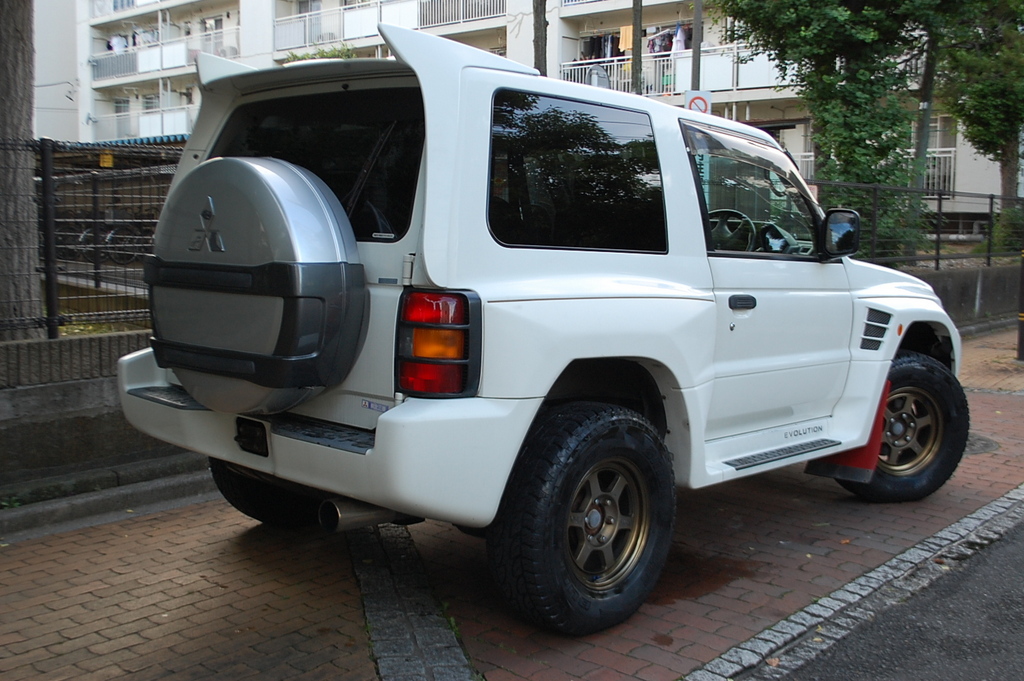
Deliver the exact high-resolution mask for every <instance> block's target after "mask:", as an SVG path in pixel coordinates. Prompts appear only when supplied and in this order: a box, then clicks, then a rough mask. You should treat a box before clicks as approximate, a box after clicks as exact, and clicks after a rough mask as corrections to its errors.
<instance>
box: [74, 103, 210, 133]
mask: <svg viewBox="0 0 1024 681" xmlns="http://www.w3.org/2000/svg"><path fill="white" fill-rule="evenodd" d="M198 113H199V107H198V106H178V107H169V108H164V109H153V110H150V111H132V112H130V113H123V114H112V115H109V116H100V117H99V119H97V120H96V121H95V123H93V125H95V126H96V132H95V136H96V141H97V142H107V141H110V140H123V139H135V138H140V137H161V136H164V135H189V134H191V133H192V126H193V125H194V124H195V121H196V114H198Z"/></svg>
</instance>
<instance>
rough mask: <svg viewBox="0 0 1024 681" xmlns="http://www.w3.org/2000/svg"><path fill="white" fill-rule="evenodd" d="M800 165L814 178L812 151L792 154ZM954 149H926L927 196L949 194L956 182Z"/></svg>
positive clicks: (801, 170) (806, 173)
mask: <svg viewBox="0 0 1024 681" xmlns="http://www.w3.org/2000/svg"><path fill="white" fill-rule="evenodd" d="M793 159H794V160H796V162H797V165H798V166H799V167H800V174H801V175H803V176H804V178H806V179H808V180H813V179H814V152H803V153H799V154H793ZM955 169H956V149H955V148H939V147H934V148H931V149H929V150H928V161H927V164H926V165H925V174H924V189H925V190H927V196H938V195H939V194H950V193H952V192H953V185H954V183H955V182H956V173H955Z"/></svg>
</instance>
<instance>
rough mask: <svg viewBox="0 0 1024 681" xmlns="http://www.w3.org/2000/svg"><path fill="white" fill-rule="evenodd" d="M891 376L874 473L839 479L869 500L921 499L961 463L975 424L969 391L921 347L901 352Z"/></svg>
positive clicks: (890, 371) (937, 486) (845, 485)
mask: <svg viewBox="0 0 1024 681" xmlns="http://www.w3.org/2000/svg"><path fill="white" fill-rule="evenodd" d="M889 380H890V381H892V387H891V388H890V391H889V397H888V398H887V399H886V404H885V429H884V431H883V433H882V449H881V451H880V453H879V457H878V467H877V468H876V469H875V474H874V476H872V478H871V481H870V482H866V483H860V482H850V481H839V484H841V485H842V486H843V487H845V488H846V489H848V490H850V491H851V492H853V493H854V494H856V495H858V496H860V497H862V498H864V499H867V500H868V501H879V502H895V501H916V500H918V499H923V498H924V497H926V496H928V495H929V494H931V493H932V492H934V491H936V490H937V489H939V488H940V487H942V485H944V484H945V482H946V481H947V480H949V478H950V476H951V475H953V472H954V471H955V470H956V467H957V465H959V463H960V459H961V457H962V456H963V452H964V447H966V445H967V434H968V430H969V427H970V414H969V412H968V407H967V397H966V396H965V395H964V391H963V388H961V387H960V383H959V382H958V381H957V380H956V377H955V376H954V375H953V374H952V373H951V372H950V371H949V369H947V368H946V367H945V365H943V364H942V363H941V362H939V361H938V360H936V359H934V358H932V357H929V356H928V355H922V354H920V353H917V352H901V353H899V354H898V355H897V356H896V358H895V359H894V360H893V362H892V367H891V368H890V369H889Z"/></svg>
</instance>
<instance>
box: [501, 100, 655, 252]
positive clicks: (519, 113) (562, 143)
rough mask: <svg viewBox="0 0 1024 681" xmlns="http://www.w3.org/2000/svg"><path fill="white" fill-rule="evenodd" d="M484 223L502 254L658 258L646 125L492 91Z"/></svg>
mask: <svg viewBox="0 0 1024 681" xmlns="http://www.w3.org/2000/svg"><path fill="white" fill-rule="evenodd" d="M488 223H489V225H490V229H491V234H492V235H493V236H494V238H495V239H497V241H498V242H499V243H501V244H503V245H505V246H513V247H546V248H572V249H597V250H615V251H643V252H653V253H664V252H665V251H666V250H667V249H668V244H667V239H666V236H665V208H664V201H663V191H662V184H661V170H660V168H659V166H658V153H657V149H656V148H655V146H654V131H653V129H652V127H651V121H650V119H649V118H648V116H647V115H646V114H643V113H639V112H636V111H628V110H625V109H617V108H613V107H607V106H601V105H597V104H591V103H586V102H577V101H572V100H567V99H560V98H556V97H547V96H544V95H535V94H529V93H525V92H517V91H513V90H499V91H498V92H497V93H496V94H495V97H494V111H493V119H492V123H491V176H490V197H489V200H488Z"/></svg>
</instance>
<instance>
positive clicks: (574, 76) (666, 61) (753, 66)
mask: <svg viewBox="0 0 1024 681" xmlns="http://www.w3.org/2000/svg"><path fill="white" fill-rule="evenodd" d="M692 59H693V52H692V51H691V50H684V51H681V52H670V53H665V54H645V55H644V56H643V60H642V62H641V63H642V68H643V75H642V77H641V82H642V88H643V89H642V92H643V94H645V95H649V96H653V95H677V94H682V93H684V92H686V91H687V90H689V89H690V72H691V68H692V67H691V63H692ZM700 60H701V61H700V67H701V68H700V73H701V76H700V85H701V87H700V89H702V90H711V91H713V92H722V91H727V90H745V89H751V88H768V87H778V86H780V85H785V83H784V82H783V80H782V78H781V76H780V75H779V72H778V70H777V69H776V68H775V66H774V65H773V64H772V62H771V61H770V60H769V59H768V57H766V56H764V55H755V54H753V53H752V52H751V51H750V50H749V49H748V48H746V47H745V46H742V45H724V46H722V47H711V48H704V49H703V50H701V55H700ZM631 69H632V60H631V58H630V57H616V58H615V59H591V60H588V61H574V62H569V63H567V64H562V80H570V81H573V82H576V83H589V84H592V85H601V86H603V87H609V88H611V89H613V90H619V91H622V92H632V81H631V77H630V74H631Z"/></svg>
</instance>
